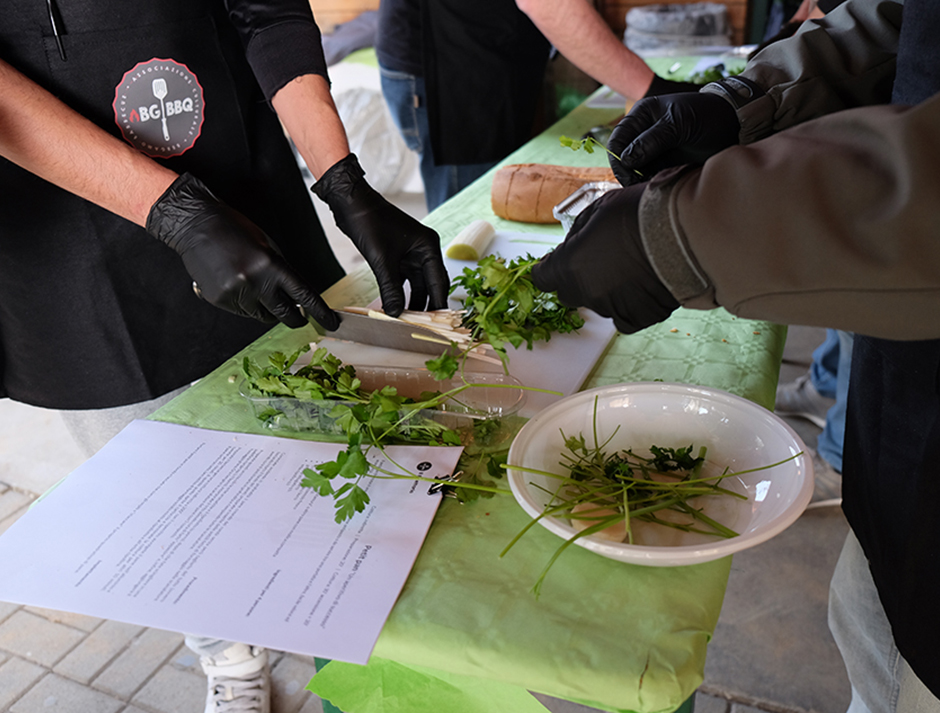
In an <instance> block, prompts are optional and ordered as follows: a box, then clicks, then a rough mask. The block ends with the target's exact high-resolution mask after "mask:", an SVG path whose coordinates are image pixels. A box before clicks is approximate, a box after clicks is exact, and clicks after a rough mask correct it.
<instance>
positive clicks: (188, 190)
mask: <svg viewBox="0 0 940 713" xmlns="http://www.w3.org/2000/svg"><path fill="white" fill-rule="evenodd" d="M218 202H219V199H218V198H216V197H215V195H214V194H213V193H212V191H210V190H209V188H208V186H206V184H205V183H203V182H202V181H200V180H199V179H198V178H196V177H195V176H193V175H192V174H190V173H184V174H182V175H181V176H179V177H178V178H177V179H176V180H175V181H173V183H171V184H170V187H169V188H167V189H166V190H165V191H164V192H163V195H162V196H160V197H159V198H158V199H157V201H156V203H154V204H153V206H151V208H150V212H149V213H148V214H147V224H146V226H145V228H146V230H147V232H148V233H150V235H152V236H153V237H155V238H156V239H157V240H160V241H162V242H164V243H166V244H167V245H169V246H170V247H171V248H173V249H174V250H175V249H176V242H177V241H176V236H177V235H179V233H180V231H181V230H182V229H183V228H185V227H186V226H187V225H188V224H189V222H190V221H191V220H192V219H193V216H194V215H198V212H197V209H198V208H201V207H204V206H205V205H206V204H207V203H208V204H215V203H218Z"/></svg>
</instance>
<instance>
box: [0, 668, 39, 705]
mask: <svg viewBox="0 0 940 713" xmlns="http://www.w3.org/2000/svg"><path fill="white" fill-rule="evenodd" d="M45 673H46V669H44V668H43V667H42V666H37V665H36V664H34V663H31V662H29V661H26V660H24V659H21V658H19V657H18V656H12V657H8V658H7V659H6V661H5V662H4V663H3V665H0V711H6V710H9V709H10V705H11V704H12V703H13V701H15V700H17V699H18V698H20V697H21V696H22V695H23V694H24V693H26V691H27V690H28V689H29V687H30V686H32V685H33V684H34V683H36V681H38V680H39V679H40V678H42V677H43V675H45Z"/></svg>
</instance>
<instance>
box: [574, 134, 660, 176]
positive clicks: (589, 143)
mask: <svg viewBox="0 0 940 713" xmlns="http://www.w3.org/2000/svg"><path fill="white" fill-rule="evenodd" d="M558 142H559V143H560V144H561V145H562V146H567V147H568V148H570V149H571V150H572V151H577V150H579V149H584V150H585V151H587V152H588V153H594V147H595V146H598V147H600V148H602V149H604V151H606V152H607V153H608V155H610V156H613V157H614V158H615V159H617V160H618V161H622V160H623V159H621V158H620V156H618V155H617V154H615V153H614V152H613V151H611V150H610V149H609V148H607V147H606V146H604V144H602V143H601V142H600V141H598V140H597V139H595V138H594V137H593V136H585V137H584V138H583V139H580V140H578V139H572V138H571V137H570V136H564V135H562V136H559V137H558ZM633 172H634V173H635V174H636V175H637V176H639V177H640V178H642V179H643V180H644V181H645V180H646V176H644V175H643V173H642V172H641V171H639V170H637V169H635V168H634V169H633Z"/></svg>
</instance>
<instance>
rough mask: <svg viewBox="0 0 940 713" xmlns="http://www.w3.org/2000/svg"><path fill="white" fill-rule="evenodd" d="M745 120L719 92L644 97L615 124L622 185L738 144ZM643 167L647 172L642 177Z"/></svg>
mask: <svg viewBox="0 0 940 713" xmlns="http://www.w3.org/2000/svg"><path fill="white" fill-rule="evenodd" d="M740 130H741V123H740V122H739V121H738V116H737V112H736V111H735V109H734V107H733V106H732V105H731V104H730V103H729V102H728V101H727V100H725V99H723V98H722V97H720V96H718V95H717V94H711V93H705V92H695V93H684V94H666V95H664V96H658V97H650V98H648V99H641V100H640V101H638V102H637V103H636V104H634V105H633V108H632V109H631V110H630V113H629V114H627V115H626V116H625V117H624V118H623V119H621V120H620V123H619V124H617V126H616V127H615V128H614V130H613V132H612V133H611V135H610V140H609V141H608V142H607V148H608V149H609V150H610V151H611V152H613V153H614V154H615V155H617V156H620V160H619V161H618V160H617V159H616V158H614V156H610V155H609V154H608V158H609V159H610V167H611V169H613V172H614V175H615V176H616V177H617V180H618V181H620V183H621V185H624V186H631V185H633V184H635V183H639V182H641V181H645V180H648V179H649V178H651V177H652V176H653V175H654V174H656V173H657V172H658V171H661V170H663V169H664V168H669V167H671V166H680V165H682V164H687V163H688V164H701V163H705V161H706V159H708V158H710V157H711V156H713V155H715V154H716V153H718V152H719V151H722V150H724V149H726V148H728V147H729V146H734V145H735V144H737V143H738V133H739V132H740ZM636 171H639V172H640V173H641V174H642V175H637V173H636Z"/></svg>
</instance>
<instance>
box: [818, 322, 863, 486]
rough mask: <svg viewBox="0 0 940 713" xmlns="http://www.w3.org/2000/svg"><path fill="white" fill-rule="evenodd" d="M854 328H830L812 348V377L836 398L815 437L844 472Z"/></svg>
mask: <svg viewBox="0 0 940 713" xmlns="http://www.w3.org/2000/svg"><path fill="white" fill-rule="evenodd" d="M852 342H853V337H852V333H851V332H843V331H842V330H839V329H827V330H826V340H825V341H824V342H823V343H822V344H821V345H819V347H817V348H816V351H814V352H813V363H812V366H810V370H809V372H810V380H811V381H812V382H813V386H815V387H816V391H818V392H819V393H820V394H822V395H823V396H828V397H829V398H831V399H835V400H836V403H835V405H834V406H833V407H832V408H830V409H829V411H828V412H827V413H826V426H825V428H823V430H822V432H821V433H820V434H819V438H818V439H817V441H816V450H817V451H818V452H819V455H820V456H822V457H823V458H824V459H825V460H826V462H827V463H829V465H831V466H832V467H833V468H835V469H836V470H837V471H839V472H840V473H841V472H842V443H843V441H844V440H845V403H846V399H847V397H848V394H849V370H850V368H851V366H852Z"/></svg>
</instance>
